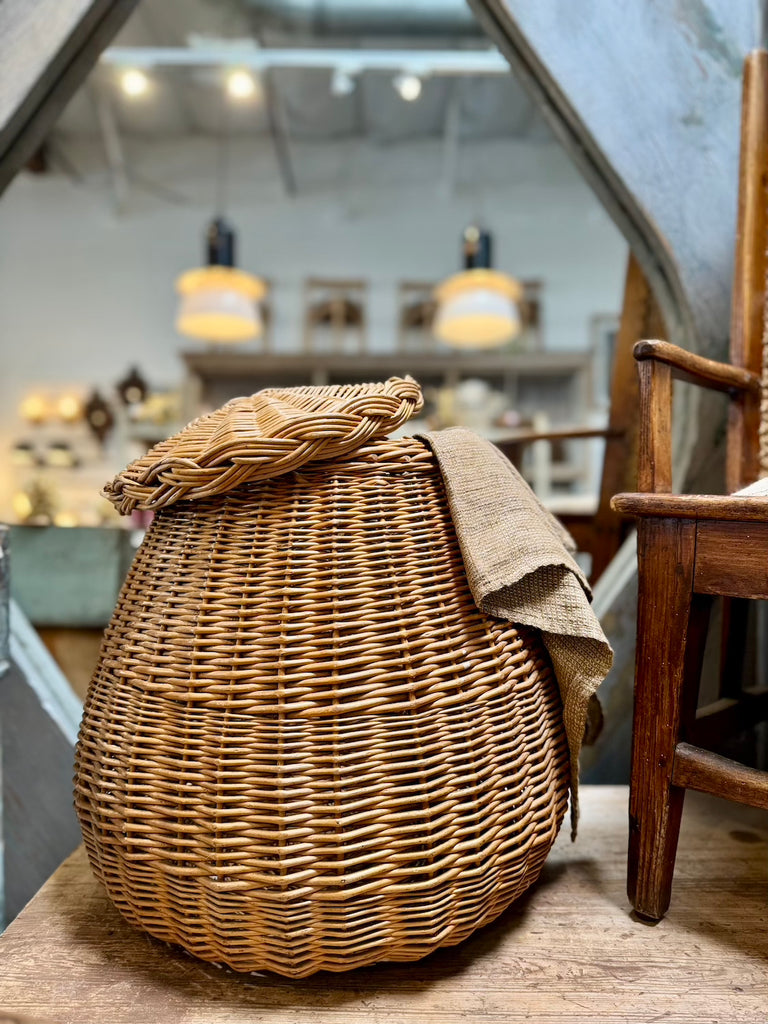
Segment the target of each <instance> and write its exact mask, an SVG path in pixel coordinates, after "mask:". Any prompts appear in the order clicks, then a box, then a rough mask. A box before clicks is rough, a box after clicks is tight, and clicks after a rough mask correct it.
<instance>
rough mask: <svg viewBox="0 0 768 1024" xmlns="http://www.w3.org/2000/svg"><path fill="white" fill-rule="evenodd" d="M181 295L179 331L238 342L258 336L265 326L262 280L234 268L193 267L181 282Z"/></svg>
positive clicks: (264, 290)
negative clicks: (262, 314)
mask: <svg viewBox="0 0 768 1024" xmlns="http://www.w3.org/2000/svg"><path fill="white" fill-rule="evenodd" d="M177 290H178V291H179V294H180V296H181V298H180V300H179V308H178V313H177V315H176V330H177V331H178V332H179V333H180V334H184V335H186V336H187V337H189V338H199V339H201V340H202V341H220V342H236V341H248V340H249V339H250V338H258V337H259V336H260V335H261V333H262V331H263V329H264V325H263V322H262V318H261V313H260V311H259V307H258V305H257V303H258V300H259V299H260V298H262V297H263V296H264V294H265V292H266V288H265V287H264V284H263V282H262V281H260V280H259V279H258V278H255V277H252V276H251V275H250V274H245V273H244V272H243V271H240V270H235V269H234V268H230V267H205V268H201V269H200V270H191V271H189V272H188V273H186V274H184V275H182V277H180V278H179V280H178V282H177Z"/></svg>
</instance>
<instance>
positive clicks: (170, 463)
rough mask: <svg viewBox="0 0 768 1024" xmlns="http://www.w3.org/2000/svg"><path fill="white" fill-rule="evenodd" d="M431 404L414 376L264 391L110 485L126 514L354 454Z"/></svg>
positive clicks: (190, 429) (198, 424) (107, 493)
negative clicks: (384, 380)
mask: <svg viewBox="0 0 768 1024" xmlns="http://www.w3.org/2000/svg"><path fill="white" fill-rule="evenodd" d="M423 404H424V401H423V398H422V394H421V388H420V387H419V385H418V384H417V383H416V381H415V380H413V378H411V377H405V378H401V377H390V379H389V380H388V381H386V382H385V383H383V384H345V385H340V386H330V387H302V388H283V389H268V390H266V391H258V392H257V393H256V394H255V395H251V396H250V397H248V398H235V399H233V400H232V401H231V402H228V403H227V404H226V405H225V406H222V408H221V409H218V410H217V411H216V412H214V413H211V414H210V415H208V416H201V417H200V418H199V419H197V420H193V422H192V423H190V424H189V425H188V426H187V427H185V428H184V430H182V431H181V432H180V433H179V434H176V435H174V436H173V437H170V438H168V440H167V441H162V442H161V443H160V444H158V445H155V447H154V448H152V449H151V450H150V451H148V452H147V454H146V455H144V456H143V457H142V458H140V459H137V460H136V461H135V462H132V463H131V464H130V465H129V466H128V467H127V468H126V469H124V470H123V472H122V473H119V474H118V475H117V476H116V477H115V478H114V480H112V481H111V482H110V483H108V484H107V485H106V486H105V488H104V490H103V492H102V493H103V494H104V497H106V498H108V499H109V500H110V501H111V502H112V504H113V505H114V506H115V508H117V509H118V511H119V512H121V513H122V514H123V515H127V514H128V513H130V512H132V511H133V510H134V509H152V510H154V509H159V508H163V507H165V506H167V505H172V504H173V503H174V502H177V501H191V500H194V499H195V498H209V497H211V496H212V495H215V494H224V493H226V492H227V491H231V490H232V489H233V488H235V487H239V486H240V485H241V484H244V483H250V482H252V481H255V480H266V479H268V478H269V477H275V476H281V475H282V474H284V473H290V472H291V471H292V470H294V469H298V468H299V467H300V466H304V465H306V463H308V462H314V461H319V460H326V459H336V458H340V457H342V456H344V455H348V454H349V453H350V452H353V451H354V450H355V449H356V448H360V447H361V446H362V445H364V444H367V443H368V442H369V441H374V440H378V439H380V438H383V437H386V436H387V434H390V433H392V431H394V430H396V429H397V428H398V427H399V426H401V425H402V424H403V423H405V422H406V420H408V419H410V417H411V416H413V415H415V414H416V413H418V412H419V411H420V410H421V408H422V406H423Z"/></svg>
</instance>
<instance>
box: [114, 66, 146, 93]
mask: <svg viewBox="0 0 768 1024" xmlns="http://www.w3.org/2000/svg"><path fill="white" fill-rule="evenodd" d="M120 88H121V89H122V91H123V93H124V94H125V95H126V96H128V97H129V98H130V99H132V100H136V99H139V97H141V96H145V95H146V94H147V93H148V92H149V77H148V75H147V74H146V72H144V71H142V70H141V69H140V68H127V69H126V70H125V71H123V73H122V74H121V75H120Z"/></svg>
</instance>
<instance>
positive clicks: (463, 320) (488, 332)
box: [432, 227, 523, 348]
mask: <svg viewBox="0 0 768 1024" xmlns="http://www.w3.org/2000/svg"><path fill="white" fill-rule="evenodd" d="M464 262H465V267H466V269H465V270H464V271H462V272H461V273H459V274H454V275H453V277H449V278H448V280H447V281H443V283H442V284H440V285H439V286H438V287H437V288H436V289H435V299H436V300H437V312H436V314H435V320H434V324H433V328H432V329H433V331H434V334H435V337H437V338H439V339H440V341H444V342H445V343H446V344H447V345H452V346H454V347H456V348H493V347H494V346H498V345H504V344H506V343H507V342H509V341H512V340H513V339H514V338H516V337H517V335H518V334H519V333H520V329H521V320H520V311H519V304H520V302H521V300H522V297H523V289H522V286H521V285H520V283H519V282H518V281H516V280H515V279H514V278H512V277H509V275H507V274H503V273H501V272H500V271H498V270H491V237H490V235H489V233H488V232H487V231H480V230H479V229H478V228H475V227H471V228H467V230H466V231H465V232H464Z"/></svg>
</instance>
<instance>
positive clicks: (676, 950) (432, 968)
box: [0, 786, 768, 1024]
mask: <svg viewBox="0 0 768 1024" xmlns="http://www.w3.org/2000/svg"><path fill="white" fill-rule="evenodd" d="M581 799H582V819H581V824H580V831H579V838H578V840H577V842H576V843H575V844H571V842H570V841H569V838H568V835H567V834H566V833H567V829H564V830H563V833H562V834H561V836H560V838H559V839H558V842H557V844H556V846H555V849H554V850H553V852H552V854H551V856H550V859H549V861H548V863H547V865H546V867H545V870H544V873H543V876H542V879H541V881H540V882H539V884H538V885H537V886H536V887H535V888H534V891H533V892H531V893H529V894H528V895H526V896H525V897H523V898H522V899H521V900H519V901H518V902H517V903H516V904H515V905H514V906H513V907H511V908H510V909H509V910H508V911H507V912H506V913H505V914H503V915H502V917H501V918H500V919H499V920H498V921H496V922H495V923H494V924H492V925H490V926H488V927H487V928H484V929H483V930H482V931H480V932H478V933H476V934H475V935H474V936H473V937H472V938H470V939H469V940H468V941H466V942H465V943H463V944H462V945H460V946H458V947H456V948H452V949H445V950H440V951H438V952H437V953H434V954H433V955H432V956H430V957H428V958H427V959H425V960H423V961H421V962H419V963H415V964H402V965H400V964H381V965H379V966H377V967H374V968H367V969H365V970H359V971H352V972H349V973H346V974H319V975H315V976H314V977H312V978H309V979H306V980H304V981H288V980H285V979H283V978H279V977H277V976H274V975H268V974H259V975H238V974H236V973H234V972H232V971H229V970H227V969H222V968H217V967H215V966H214V965H211V964H205V963H202V962H200V961H197V960H195V959H193V958H192V957H190V956H188V955H187V954H185V953H184V952H182V951H180V950H178V949H175V948H172V947H170V946H168V945H166V944H164V943H162V942H158V941H156V940H154V939H151V938H149V937H147V936H145V935H144V934H142V933H141V932H139V931H136V930H135V929H133V928H132V927H130V926H129V925H128V924H126V923H125V922H124V921H123V920H122V918H121V917H120V916H119V915H118V913H117V911H116V910H114V909H113V908H112V906H111V904H110V903H109V902H108V901H107V898H106V896H105V895H104V893H103V891H102V889H101V888H100V886H99V885H98V884H97V883H96V882H95V881H94V879H93V878H92V876H91V874H90V871H89V869H88V866H87V863H86V860H85V856H84V853H83V851H82V850H79V851H77V852H76V853H74V854H73V855H72V857H70V858H69V860H67V861H66V862H65V863H64V864H63V865H62V866H61V867H60V868H59V870H58V871H57V872H56V873H55V874H54V875H53V877H52V878H51V879H50V880H49V881H48V883H47V884H46V885H45V886H44V887H43V889H41V891H40V892H39V893H38V895H37V896H36V897H35V898H34V899H33V900H32V902H31V903H30V904H29V905H28V906H27V907H26V909H25V910H24V911H23V912H22V914H21V915H20V916H19V917H18V918H17V919H16V920H15V921H14V922H13V923H12V924H11V925H10V927H9V928H8V929H7V930H6V932H5V933H4V934H3V935H2V936H0V1024H5V1021H6V1018H4V1017H3V1011H5V1013H6V1014H7V1017H8V1019H11V1020H16V1019H19V1018H21V1019H22V1020H30V1019H31V1020H36V1021H40V1020H42V1021H56V1022H59V1024H128V1022H130V1024H137V1022H142V1024H170V1022H172V1024H224V1022H226V1024H238V1022H248V1024H256V1022H259V1024H261V1022H264V1024H345V1022H350V1024H459V1022H461V1024H467V1022H470V1024H512V1022H517V1021H541V1022H546V1024H560V1022H562V1024H574V1022H580V1021H584V1022H586V1021H589V1022H590V1024H598V1022H600V1024H606V1022H607V1024H611V1022H620V1021H621V1022H624V1021H633V1022H637V1024H648V1022H650V1021H654V1020H663V1021H664V1022H665V1024H669V1022H683V1021H685V1022H688V1024H690V1022H693V1021H696V1022H719V1024H766V1022H768V905H767V903H766V895H767V893H768V818H767V817H766V815H765V814H763V813H761V812H758V811H753V810H750V809H748V808H742V807H738V806H737V805H735V804H729V803H726V802H724V801H717V800H714V799H713V798H708V797H700V796H699V795H698V794H688V796H687V798H686V800H687V806H686V811H685V815H684V821H683V831H682V836H681V842H680V851H679V854H678V866H677V871H676V875H675V885H674V888H673V894H672V906H671V909H670V912H669V914H668V916H667V917H666V918H665V920H664V921H662V922H661V923H660V924H658V925H647V924H642V923H640V922H637V921H635V920H633V919H632V918H631V916H630V913H629V904H628V902H627V899H626V897H625V894H624V888H625V856H626V853H625V851H626V838H627V791H626V789H625V788H624V787H614V786H605V787H584V788H583V790H582V798H581Z"/></svg>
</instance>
